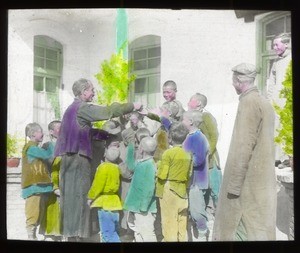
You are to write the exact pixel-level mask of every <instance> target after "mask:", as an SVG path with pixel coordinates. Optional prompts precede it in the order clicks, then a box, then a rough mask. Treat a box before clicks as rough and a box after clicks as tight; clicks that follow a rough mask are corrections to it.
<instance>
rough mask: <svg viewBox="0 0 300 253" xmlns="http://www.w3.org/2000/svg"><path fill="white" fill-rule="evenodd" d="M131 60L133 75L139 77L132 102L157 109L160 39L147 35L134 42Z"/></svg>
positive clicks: (133, 91) (135, 83)
mask: <svg viewBox="0 0 300 253" xmlns="http://www.w3.org/2000/svg"><path fill="white" fill-rule="evenodd" d="M130 60H131V61H132V62H133V67H132V73H134V74H136V76H137V78H136V79H135V81H134V84H133V85H132V87H131V90H130V97H131V100H133V101H139V102H141V103H143V104H145V105H146V106H147V107H156V106H157V101H158V100H159V96H160V62H161V47H160V37H159V36H155V35H147V36H144V37H141V38H138V39H136V40H135V41H133V42H132V43H131V44H130Z"/></svg>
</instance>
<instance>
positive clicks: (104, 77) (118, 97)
mask: <svg viewBox="0 0 300 253" xmlns="http://www.w3.org/2000/svg"><path fill="white" fill-rule="evenodd" d="M126 44H127V42H125V43H124V44H123V46H122V47H121V49H120V50H119V51H118V53H116V54H112V56H111V57H110V59H109V60H104V61H103V62H102V63H101V69H100V72H99V73H97V74H96V75H95V77H96V78H97V80H98V84H99V86H100V88H101V91H100V92H99V91H97V103H98V104H100V105H110V104H111V103H112V102H119V103H124V102H127V97H128V91H129V86H130V84H131V83H132V82H133V81H134V80H135V78H136V75H134V74H130V68H131V66H132V62H129V61H128V60H126V59H124V58H123V49H124V47H125V46H126ZM101 125H102V123H101V122H97V123H95V126H96V127H98V128H100V127H101Z"/></svg>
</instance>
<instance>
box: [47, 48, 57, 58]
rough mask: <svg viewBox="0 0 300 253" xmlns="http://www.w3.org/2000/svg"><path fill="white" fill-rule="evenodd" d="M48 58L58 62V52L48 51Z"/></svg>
mask: <svg viewBox="0 0 300 253" xmlns="http://www.w3.org/2000/svg"><path fill="white" fill-rule="evenodd" d="M46 58H48V59H51V60H57V51H55V50H51V49H46Z"/></svg>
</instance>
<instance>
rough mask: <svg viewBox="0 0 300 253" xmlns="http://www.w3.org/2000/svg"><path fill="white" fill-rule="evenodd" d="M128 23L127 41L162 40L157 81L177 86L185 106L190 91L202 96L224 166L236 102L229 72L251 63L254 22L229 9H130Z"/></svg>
mask: <svg viewBox="0 0 300 253" xmlns="http://www.w3.org/2000/svg"><path fill="white" fill-rule="evenodd" d="M128 19H129V41H133V40H134V39H136V38H138V37H140V36H144V35H148V34H154V35H159V36H161V82H162V84H163V83H164V82H165V81H166V80H169V79H171V80H174V81H175V82H176V83H177V89H178V92H177V98H178V100H180V101H181V102H182V104H183V106H184V107H185V108H186V105H187V102H188V100H189V98H190V97H191V95H192V94H193V93H195V92H201V93H203V94H205V95H206V96H207V98H208V105H207V110H209V111H210V112H211V113H212V114H213V115H214V116H215V117H216V119H217V122H218V128H219V132H220V136H219V142H218V150H219V153H220V158H221V165H222V168H224V165H225V162H226V158H227V153H228V148H229V144H230V139H231V134H232V128H233V124H234V119H235V115H236V109H237V104H238V96H237V95H236V93H235V90H234V88H233V87H232V85H231V84H232V82H231V77H232V72H231V68H232V67H233V66H235V65H237V64H239V63H241V62H249V63H253V64H255V62H256V61H255V52H256V51H255V23H254V22H252V23H245V22H244V20H243V19H237V18H236V16H235V13H234V11H232V10H226V11H221V10H147V11H144V12H141V11H140V10H134V9H130V10H128ZM162 102H163V97H162V96H161V101H160V103H162Z"/></svg>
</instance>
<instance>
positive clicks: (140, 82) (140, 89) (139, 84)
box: [134, 78, 146, 93]
mask: <svg viewBox="0 0 300 253" xmlns="http://www.w3.org/2000/svg"><path fill="white" fill-rule="evenodd" d="M134 84H135V85H134V93H144V92H145V91H146V78H139V79H136V80H135V82H134Z"/></svg>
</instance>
